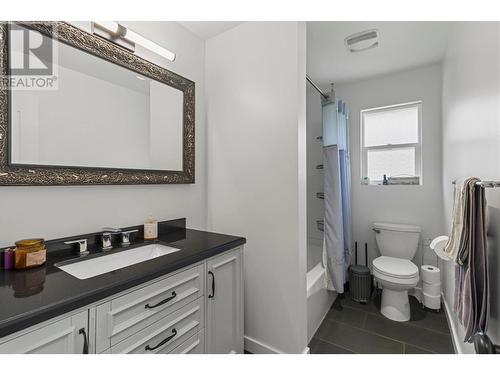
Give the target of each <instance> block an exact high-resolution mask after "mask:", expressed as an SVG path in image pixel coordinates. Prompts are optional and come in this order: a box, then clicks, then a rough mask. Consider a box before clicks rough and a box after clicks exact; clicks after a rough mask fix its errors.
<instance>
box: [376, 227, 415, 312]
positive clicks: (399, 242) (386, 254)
mask: <svg viewBox="0 0 500 375" xmlns="http://www.w3.org/2000/svg"><path fill="white" fill-rule="evenodd" d="M373 230H374V232H375V238H376V240H377V245H378V248H379V250H380V253H381V254H382V256H380V257H378V258H376V259H374V260H373V262H372V265H373V276H374V277H375V280H376V281H377V283H378V284H379V285H380V286H382V306H381V309H380V312H381V313H382V314H383V315H384V316H386V317H387V318H389V319H391V320H396V321H399V322H406V321H408V320H410V302H409V300H408V290H410V289H412V288H414V287H415V286H416V285H417V283H418V280H419V276H418V267H417V266H416V265H415V264H413V263H412V262H411V259H413V257H414V256H415V253H416V251H417V248H418V241H419V238H420V227H418V226H416V225H403V224H390V223H374V224H373Z"/></svg>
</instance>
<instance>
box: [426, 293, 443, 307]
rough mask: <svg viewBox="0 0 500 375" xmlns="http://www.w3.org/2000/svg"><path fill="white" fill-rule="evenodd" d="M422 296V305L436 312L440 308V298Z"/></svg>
mask: <svg viewBox="0 0 500 375" xmlns="http://www.w3.org/2000/svg"><path fill="white" fill-rule="evenodd" d="M423 294H424V305H425V307H428V308H430V309H435V310H438V309H440V308H441V296H430V295H428V294H426V293H423Z"/></svg>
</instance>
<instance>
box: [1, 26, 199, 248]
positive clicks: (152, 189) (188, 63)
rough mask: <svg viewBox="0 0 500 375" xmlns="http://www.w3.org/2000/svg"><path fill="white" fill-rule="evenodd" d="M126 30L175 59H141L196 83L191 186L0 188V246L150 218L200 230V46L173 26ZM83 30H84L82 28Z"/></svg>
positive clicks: (122, 224) (132, 222)
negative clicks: (181, 221) (184, 220)
mask: <svg viewBox="0 0 500 375" xmlns="http://www.w3.org/2000/svg"><path fill="white" fill-rule="evenodd" d="M124 24H125V25H126V26H129V27H130V28H131V29H132V30H134V31H136V32H138V33H140V34H142V35H143V36H145V37H146V38H150V39H151V40H153V41H155V42H156V43H159V44H161V45H164V46H165V47H166V48H169V49H171V50H173V51H175V52H176V53H177V58H176V60H175V61H174V62H167V61H166V60H162V59H158V57H156V56H153V55H147V54H146V53H145V52H144V51H139V52H140V53H141V54H142V55H143V56H146V57H147V58H150V59H151V60H153V61H154V62H156V63H158V64H162V65H163V66H165V67H166V68H168V69H171V70H172V71H174V72H176V73H178V74H180V75H183V76H185V77H186V78H189V79H191V80H193V81H195V82H196V171H195V173H196V183H195V184H193V185H158V186H84V187H80V186H72V187H51V186H47V187H33V186H31V187H0V211H1V215H0V244H3V245H10V244H12V242H13V241H15V240H18V239H21V238H26V237H37V236H41V237H44V238H47V239H49V238H57V237H61V236H68V235H73V234H76V233H86V232H91V231H97V230H100V228H101V227H102V226H126V225H132V224H138V223H141V222H143V220H144V219H145V218H146V217H147V216H148V215H150V214H153V215H154V216H156V217H157V218H158V219H161V220H166V219H173V218H178V217H187V222H188V225H189V226H190V227H194V228H202V229H204V228H205V227H206V212H207V209H206V191H207V185H206V176H207V174H206V169H207V166H206V147H205V141H206V138H205V137H206V129H205V96H204V91H205V88H204V58H205V47H204V42H203V41H202V40H200V39H198V38H197V37H196V36H195V35H194V34H192V33H191V32H189V31H188V30H186V29H185V28H183V27H182V26H180V25H179V24H178V23H176V22H124ZM84 26H85V25H84Z"/></svg>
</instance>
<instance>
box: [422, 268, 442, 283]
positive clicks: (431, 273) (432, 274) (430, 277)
mask: <svg viewBox="0 0 500 375" xmlns="http://www.w3.org/2000/svg"><path fill="white" fill-rule="evenodd" d="M420 274H421V279H422V281H423V282H425V283H427V284H437V283H440V282H441V276H440V271H439V268H437V267H434V266H430V265H428V264H424V265H423V266H422V267H420Z"/></svg>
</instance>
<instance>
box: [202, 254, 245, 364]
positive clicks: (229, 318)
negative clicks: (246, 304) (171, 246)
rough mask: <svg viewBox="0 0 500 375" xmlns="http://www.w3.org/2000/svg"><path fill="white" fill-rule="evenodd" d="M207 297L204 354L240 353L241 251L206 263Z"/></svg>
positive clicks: (241, 323)
mask: <svg viewBox="0 0 500 375" xmlns="http://www.w3.org/2000/svg"><path fill="white" fill-rule="evenodd" d="M206 295H207V298H206V299H205V300H206V303H207V315H206V317H207V320H206V331H207V333H206V338H207V340H206V352H207V353H210V354H227V353H243V262H242V252H241V248H238V249H235V250H232V251H228V252H226V253H224V254H222V255H219V256H216V257H214V258H211V259H209V260H208V261H207V281H206Z"/></svg>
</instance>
